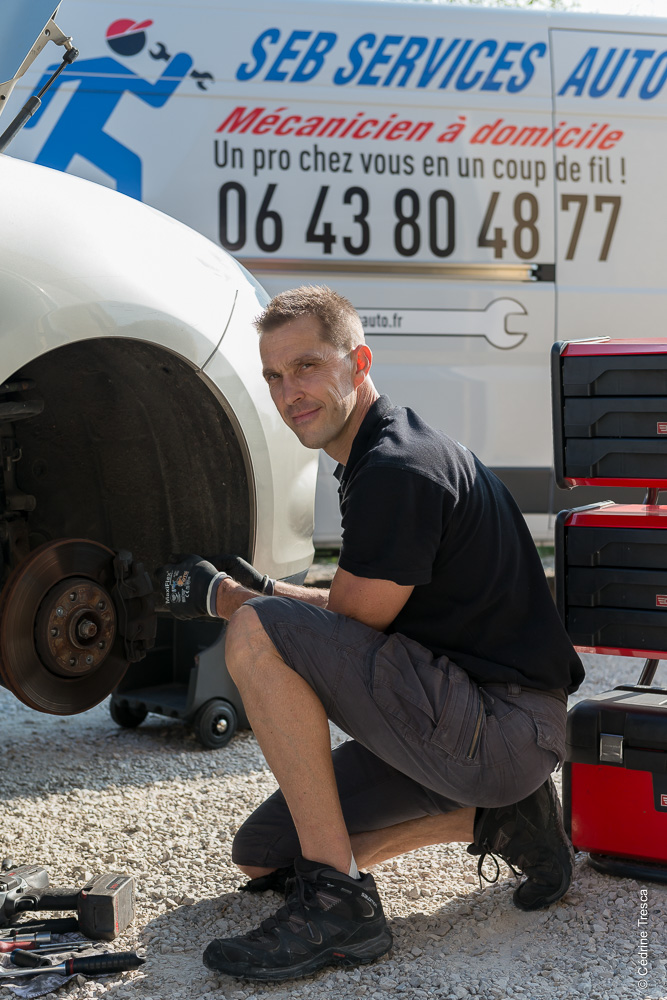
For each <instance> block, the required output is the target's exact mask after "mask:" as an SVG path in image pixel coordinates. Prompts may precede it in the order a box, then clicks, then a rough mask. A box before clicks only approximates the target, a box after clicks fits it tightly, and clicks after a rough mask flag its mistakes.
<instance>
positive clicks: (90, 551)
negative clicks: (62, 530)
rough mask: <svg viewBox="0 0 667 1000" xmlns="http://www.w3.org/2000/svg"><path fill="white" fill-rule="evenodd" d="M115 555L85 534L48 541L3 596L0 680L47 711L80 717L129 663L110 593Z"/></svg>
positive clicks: (18, 571) (0, 605)
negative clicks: (82, 536)
mask: <svg viewBox="0 0 667 1000" xmlns="http://www.w3.org/2000/svg"><path fill="white" fill-rule="evenodd" d="M114 558H115V553H114V552H112V551H111V549H108V548H106V546H104V545H100V544H99V543H98V542H91V541H89V540H87V539H81V538H68V539H61V540H60V541H56V542H47V543H46V544H45V545H42V546H41V547H40V548H38V549H35V550H34V551H33V552H31V553H30V555H29V556H28V557H27V558H26V559H24V560H23V561H22V562H21V563H20V564H19V565H18V566H17V567H16V568H15V569H14V571H13V572H12V574H11V576H10V577H9V579H8V580H7V582H6V584H5V587H4V589H3V591H2V594H0V680H1V681H2V684H3V685H4V686H5V687H7V688H9V690H10V691H11V692H12V693H13V694H14V695H16V697H17V698H18V699H19V701H22V702H23V703H24V705H28V706H29V707H30V708H34V709H36V710H37V711H38V712H46V713H48V714H49V715H76V714H77V713H78V712H85V711H86V709H89V708H92V707H93V706H94V705H97V704H98V703H99V702H100V701H102V700H103V699H104V698H106V697H107V695H108V694H110V693H111V691H112V690H113V689H114V688H115V687H116V685H117V684H118V683H119V681H120V680H121V679H122V677H123V675H124V674H125V671H126V670H127V667H128V657H127V653H126V649H125V644H124V640H123V637H122V636H121V635H120V634H119V629H118V622H117V614H116V607H115V605H114V601H113V599H112V596H111V593H112V590H113V587H114V585H115V583H116V577H115V573H114Z"/></svg>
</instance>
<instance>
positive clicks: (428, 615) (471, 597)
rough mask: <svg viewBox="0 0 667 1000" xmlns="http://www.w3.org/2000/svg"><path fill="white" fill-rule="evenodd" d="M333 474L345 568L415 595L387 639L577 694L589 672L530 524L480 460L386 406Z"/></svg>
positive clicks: (475, 674) (499, 675) (494, 675)
mask: <svg viewBox="0 0 667 1000" xmlns="http://www.w3.org/2000/svg"><path fill="white" fill-rule="evenodd" d="M334 474H335V475H336V477H337V478H338V479H339V482H340V486H339V499H340V510H341V515H342V528H343V539H342V547H341V552H340V558H339V565H340V566H341V568H342V569H344V570H346V571H347V572H348V573H353V574H354V575H355V576H360V577H365V578H368V579H378V580H392V581H393V582H394V583H397V584H402V585H404V586H408V585H413V586H414V590H413V592H412V594H411V595H410V597H409V598H408V600H407V602H406V604H405V605H404V607H403V608H402V609H401V611H400V612H399V613H398V615H397V616H396V618H395V619H394V621H393V622H392V623H391V625H390V626H389V627H388V628H387V629H386V631H387V632H388V633H392V632H400V633H401V634H402V635H405V636H407V637H408V638H410V639H415V640H416V641H417V642H419V643H421V644H422V645H423V646H426V647H427V648H428V649H429V650H431V652H433V653H434V654H435V655H436V656H440V655H442V654H446V655H447V656H448V657H449V658H450V659H452V660H453V661H454V662H455V663H457V664H458V665H459V666H460V667H462V668H463V669H464V670H466V671H467V672H468V674H469V675H470V676H471V677H472V678H473V679H474V680H475V681H477V682H478V683H485V682H486V683H490V682H492V681H514V682H516V683H518V684H523V685H525V686H527V687H534V688H540V689H542V690H550V689H553V688H566V689H567V691H568V692H573V691H576V689H577V688H578V687H579V685H580V684H581V681H582V680H583V677H584V668H583V666H582V664H581V660H580V659H579V657H578V656H577V654H576V653H575V651H574V648H573V646H572V643H571V642H570V640H569V638H568V636H567V633H566V632H565V629H564V627H563V625H562V623H561V620H560V618H559V616H558V612H557V610H556V606H555V604H554V602H553V599H552V597H551V593H550V591H549V586H548V584H547V581H546V578H545V575H544V570H543V568H542V563H541V560H540V557H539V555H538V552H537V549H536V548H535V545H534V543H533V540H532V538H531V535H530V532H529V530H528V528H527V526H526V522H525V521H524V519H523V516H522V514H521V512H520V510H519V508H518V507H517V505H516V503H515V501H514V499H513V497H512V496H511V494H510V493H509V491H508V490H507V489H506V487H505V486H504V484H503V483H501V482H500V480H499V479H498V478H497V477H496V476H495V475H494V474H493V473H492V472H491V470H490V469H487V468H486V466H485V465H483V464H482V463H481V462H480V461H479V460H478V459H477V458H476V457H475V456H474V455H473V454H472V452H470V451H468V449H467V448H465V447H464V446H463V445H461V444H459V443H458V442H457V441H454V440H452V438H450V437H448V436H447V435H446V434H444V433H442V431H438V430H435V429H434V428H432V427H429V426H428V424H426V423H424V421H423V420H422V419H421V418H420V417H419V416H418V415H417V414H416V413H415V412H414V410H411V409H409V408H408V407H404V406H393V405H392V403H391V401H390V400H389V399H388V397H387V396H380V397H379V399H377V400H376V401H375V403H374V404H373V405H372V406H371V408H370V409H369V411H368V413H367V414H366V416H365V417H364V420H363V422H362V424H361V426H360V428H359V430H358V432H357V434H356V437H355V439H354V441H353V443H352V449H351V451H350V457H349V459H348V462H347V464H346V465H345V466H342V465H339V466H338V468H337V469H336V471H335V473H334Z"/></svg>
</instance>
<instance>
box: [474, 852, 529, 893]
mask: <svg viewBox="0 0 667 1000" xmlns="http://www.w3.org/2000/svg"><path fill="white" fill-rule="evenodd" d="M487 858H491V860H492V861H493V863H494V865H495V866H496V871H495V875H494V877H493V878H488V877H487V876H486V875H485V874H484V872H483V871H482V866H483V865H484V862H485V861H486V859H487ZM500 860H501V861H504V862H505V864H506V865H507V867H508V868H509V869H510V871H511V872H512V874H513V875H514V876H515V878H521V875H522V873H521V872H520V871H517V870H516V868H515V867H514V865H512V864H510V862H509V861H507V859H506V858H502V857H501V859H500ZM477 877H478V879H479V887H480V889H481V888H483V887H482V879H484V881H485V882H488V884H489V885H493V884H494V883H495V882H497V881H498V879H499V878H500V865H499V864H498V858H497V857H496V856H495V854H493V852H492V851H489V850H482V851H480V855H479V860H478V862H477Z"/></svg>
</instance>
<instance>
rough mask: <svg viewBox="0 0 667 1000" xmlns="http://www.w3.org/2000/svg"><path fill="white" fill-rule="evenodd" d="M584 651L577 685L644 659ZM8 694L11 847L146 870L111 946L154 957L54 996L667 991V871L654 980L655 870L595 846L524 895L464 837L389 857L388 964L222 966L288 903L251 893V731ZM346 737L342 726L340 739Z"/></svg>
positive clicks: (257, 772)
mask: <svg viewBox="0 0 667 1000" xmlns="http://www.w3.org/2000/svg"><path fill="white" fill-rule="evenodd" d="M585 662H586V665H587V670H588V674H587V679H586V681H585V683H584V685H583V686H582V688H581V690H580V692H578V694H577V696H575V698H574V699H573V701H574V700H578V699H579V698H581V697H586V696H587V695H590V694H592V693H595V692H599V691H602V690H605V689H608V688H610V687H613V686H614V685H615V684H618V683H623V682H626V683H627V682H628V681H632V680H635V679H636V677H637V676H638V673H639V665H640V662H641V661H634V660H627V659H623V658H620V657H616V658H614V657H602V656H586V657H585ZM664 668H665V664H664V663H663V664H661V668H660V673H659V675H658V679H660V678H661V677H663V678H664V676H665V670H664ZM0 710H1V711H2V718H3V730H4V734H5V736H4V739H5V748H6V749H5V752H4V758H5V768H4V774H3V778H2V785H1V788H0V794H1V795H2V800H3V807H4V813H5V822H4V823H3V824H2V833H1V835H0V855H3V856H4V855H11V856H12V857H13V858H14V862H15V863H16V864H20V863H24V864H25V863H40V864H43V865H44V866H45V867H46V868H47V870H48V871H49V873H50V876H51V883H52V885H68V884H70V885H71V884H73V883H74V884H81V883H82V880H83V879H85V878H86V877H87V875H88V874H89V873H97V872H101V871H104V870H117V871H124V872H128V873H130V874H132V875H134V876H135V878H136V882H137V886H138V910H137V917H136V920H135V922H134V924H133V926H132V927H131V928H130V929H129V930H128V931H127V932H126V933H125V934H124V935H123V936H122V937H121V938H119V939H117V941H116V942H114V944H113V945H112V946H111V947H113V948H114V949H115V950H117V951H121V950H129V949H134V948H137V949H138V950H139V951H140V953H143V954H145V955H146V957H147V959H148V961H147V962H146V964H145V965H144V966H143V967H142V969H141V970H139V971H137V972H133V973H125V974H124V975H123V976H116V977H107V978H106V979H103V980H99V979H98V980H92V979H91V980H88V981H86V980H84V979H83V977H79V979H78V980H77V979H74V980H71V981H70V982H69V983H68V984H66V985H65V986H63V987H62V988H61V989H60V990H59V991H58V994H55V993H54V994H49V996H52V997H56V996H57V995H59V996H64V995H65V994H68V995H69V996H71V997H73V998H76V1000H79V998H90V997H99V996H105V997H106V996H107V995H108V996H109V997H110V998H118V1000H120V998H124V997H127V998H129V997H132V998H137V1000H141V998H150V1000H163V998H164V1000H180V998H183V1000H185V998H187V1000H198V998H201V997H205V996H207V997H208V996H212V997H213V996H215V997H225V998H230V1000H259V998H271V1000H274V998H275V1000H288V998H289V1000H292V998H296V997H308V998H311V997H321V998H326V1000H330V998H333V997H336V998H342V1000H356V998H364V1000H386V998H391V997H392V996H393V995H395V996H401V997H406V998H410V1000H425V998H427V997H434V998H435V997H437V998H443V1000H444V998H450V1000H461V998H464V997H476V998H480V1000H482V998H483V1000H498V998H500V1000H504V998H508V997H524V998H526V1000H543V998H544V1000H547V998H549V1000H550V998H553V997H559V998H560V997H562V998H567V1000H578V998H582V1000H583V998H587V1000H588V998H591V1000H635V998H637V1000H643V998H645V997H651V998H667V978H666V974H665V965H666V962H665V950H664V942H665V926H666V924H667V887H662V886H659V885H656V884H648V885H647V886H646V888H647V890H648V919H649V923H648V930H649V958H650V974H649V976H648V977H647V979H646V980H641V979H640V978H639V977H638V975H637V968H638V967H637V960H638V949H639V930H638V926H637V920H638V917H639V912H640V911H639V903H640V884H639V883H638V882H636V881H634V880H630V879H621V878H616V877H610V876H603V875H600V874H598V873H597V872H595V871H594V870H593V869H592V868H590V867H589V866H588V864H587V863H586V857H585V855H582V854H580V855H578V856H577V874H576V880H575V883H574V885H573V887H572V888H571V889H570V891H569V892H568V893H567V895H566V896H565V897H564V899H563V900H561V901H560V902H559V903H557V904H556V905H554V906H552V907H551V908H549V909H547V910H545V911H541V912H537V913H532V914H531V913H523V912H521V911H519V910H517V909H516V908H515V907H514V906H513V904H512V900H511V895H512V889H513V886H514V881H513V880H512V879H511V878H506V877H505V872H506V869H504V870H503V872H502V878H501V879H500V881H499V882H498V883H497V884H495V885H490V886H484V888H483V889H480V888H479V884H478V879H477V874H476V859H474V858H472V857H471V856H470V855H468V854H466V852H465V845H460V844H450V845H444V846H442V847H434V848H427V849H422V850H420V851H416V852H414V853H413V854H410V855H406V856H404V857H402V858H399V859H398V860H396V861H393V862H388V863H386V864H384V865H380V866H378V867H377V868H375V869H374V875H375V878H376V880H377V883H378V887H379V889H380V893H381V896H382V899H383V903H384V906H385V910H386V912H387V915H388V917H389V919H390V922H391V927H392V930H393V933H394V941H395V944H394V949H393V952H392V953H391V954H390V955H389V956H386V957H385V958H384V959H382V960H380V961H379V962H377V963H376V964H374V965H371V966H364V967H362V968H360V969H354V970H349V971H324V972H322V973H320V974H319V975H317V976H314V977H311V978H309V979H307V980H304V981H302V982H296V983H294V984H282V985H277V986H272V987H267V986H261V985H258V986H254V985H253V984H251V983H247V982H237V981H234V980H231V979H227V978H225V977H220V978H217V977H215V976H213V975H212V974H210V973H208V971H207V970H206V969H205V968H204V967H203V965H202V962H201V953H202V951H203V948H204V947H205V945H206V944H207V943H208V942H209V941H210V940H211V939H212V938H214V937H221V936H230V935H232V934H235V933H239V932H243V931H245V930H248V929H250V928H251V927H252V926H254V925H256V924H257V923H258V921H259V919H260V918H262V917H264V916H266V915H268V913H269V912H272V911H273V910H275V909H276V907H277V905H278V904H279V899H278V897H277V896H276V895H275V894H273V893H269V894H267V895H266V896H264V897H248V896H246V895H245V894H239V893H237V892H236V889H237V887H238V885H239V884H240V881H241V879H240V878H239V875H238V874H237V873H236V870H235V869H234V867H233V865H232V864H231V861H230V845H231V840H232V837H233V835H234V832H235V830H236V829H237V828H238V826H239V825H240V824H241V822H242V821H243V819H244V818H245V817H246V816H247V815H248V813H249V812H250V811H251V810H252V809H253V808H254V807H255V806H256V805H257V804H258V803H259V802H260V801H261V800H262V799H263V798H264V797H265V796H266V795H267V794H269V793H270V792H271V791H273V789H274V788H275V781H274V779H273V777H272V775H271V773H270V772H269V771H268V770H267V768H266V765H265V763H264V759H263V757H262V754H261V752H260V750H259V748H258V746H257V743H256V741H255V739H254V737H253V736H252V734H251V733H250V732H242V733H239V734H237V735H236V736H235V737H234V739H233V741H232V742H231V744H230V745H229V746H228V747H226V748H224V749H222V750H218V751H207V750H204V749H202V748H201V747H200V745H199V744H198V743H197V742H196V740H195V738H194V736H193V735H192V734H191V733H190V732H189V731H188V730H187V729H186V728H185V727H184V726H183V725H182V724H181V723H179V722H176V721H172V720H166V719H163V718H161V717H158V716H154V715H151V716H149V717H148V719H147V720H146V722H145V723H144V724H143V725H142V726H141V727H140V728H139V729H137V730H121V729H118V728H117V727H116V726H115V725H114V723H113V722H112V721H111V719H110V716H109V713H108V707H107V706H106V705H101V706H98V707H97V708H95V709H93V710H92V711H90V712H87V713H85V714H83V715H80V716H77V717H73V718H68V719H59V718H54V717H50V716H45V715H40V714H38V713H35V712H32V711H31V710H30V709H28V708H25V707H24V706H23V705H21V704H19V702H17V701H16V700H15V699H14V698H13V697H12V696H11V695H10V694H9V693H8V692H7V691H5V690H4V689H0ZM341 738H342V734H341V733H340V732H335V731H334V732H332V741H333V742H334V743H336V742H337V741H339V740H340V739H341ZM556 778H557V779H558V778H559V775H556ZM508 874H509V873H508ZM641 983H645V984H646V985H645V986H642V985H640V984H641ZM7 995H9V994H7ZM0 996H1V995H0Z"/></svg>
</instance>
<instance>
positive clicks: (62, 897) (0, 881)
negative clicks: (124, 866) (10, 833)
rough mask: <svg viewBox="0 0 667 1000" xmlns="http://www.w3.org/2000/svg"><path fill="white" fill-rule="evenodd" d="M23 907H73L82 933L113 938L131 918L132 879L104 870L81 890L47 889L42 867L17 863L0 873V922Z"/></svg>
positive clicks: (23, 910)
mask: <svg viewBox="0 0 667 1000" xmlns="http://www.w3.org/2000/svg"><path fill="white" fill-rule="evenodd" d="M27 910H76V911H77V916H78V918H79V919H78V929H79V930H80V931H81V933H82V934H84V935H85V936H86V937H89V938H102V939H103V940H105V941H113V939H114V938H115V937H117V935H118V934H120V932H121V931H123V930H124V929H125V928H126V927H127V925H128V924H129V923H130V921H131V920H132V919H133V917H134V879H133V878H132V876H131V875H118V874H116V873H114V872H107V873H105V874H104V875H98V876H96V877H95V878H93V879H91V880H90V882H88V883H87V884H86V885H84V886H83V888H82V889H73V888H72V889H70V888H68V889H49V876H48V874H47V872H46V870H45V869H44V868H41V867H40V866H39V865H19V867H18V868H14V869H12V871H9V872H3V873H2V874H0V925H3V924H4V925H6V924H8V923H9V921H10V920H12V919H13V918H14V917H16V916H18V915H19V914H21V913H25V912H26V911H27Z"/></svg>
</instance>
